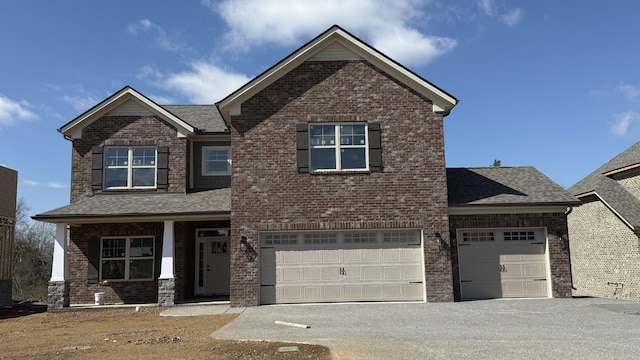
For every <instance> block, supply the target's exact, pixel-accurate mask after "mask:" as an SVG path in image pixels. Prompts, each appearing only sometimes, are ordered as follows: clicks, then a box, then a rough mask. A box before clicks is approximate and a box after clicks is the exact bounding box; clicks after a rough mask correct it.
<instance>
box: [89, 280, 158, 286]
mask: <svg viewBox="0 0 640 360" xmlns="http://www.w3.org/2000/svg"><path fill="white" fill-rule="evenodd" d="M145 281H146V282H149V281H155V279H131V280H124V279H114V280H100V281H99V282H98V285H102V286H109V285H111V284H112V283H118V284H122V283H132V282H145Z"/></svg>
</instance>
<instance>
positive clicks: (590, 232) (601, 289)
mask: <svg viewBox="0 0 640 360" xmlns="http://www.w3.org/2000/svg"><path fill="white" fill-rule="evenodd" d="M627 185H629V184H627ZM569 233H570V234H571V242H570V247H571V261H572V270H573V284H574V287H575V288H576V290H574V295H576V296H595V297H605V298H616V299H625V300H634V301H640V239H638V235H637V234H635V233H634V232H633V231H632V230H631V229H630V228H629V227H628V226H627V225H625V224H624V223H623V222H622V220H620V218H618V217H617V216H616V215H615V214H614V213H613V212H611V210H609V208H608V207H607V206H605V205H604V204H603V203H602V202H601V201H591V202H586V203H583V204H582V205H580V206H576V207H574V208H573V211H572V212H571V214H569Z"/></svg>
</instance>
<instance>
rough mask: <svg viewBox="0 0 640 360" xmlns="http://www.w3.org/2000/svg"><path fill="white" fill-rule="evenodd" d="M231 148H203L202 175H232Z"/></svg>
mask: <svg viewBox="0 0 640 360" xmlns="http://www.w3.org/2000/svg"><path fill="white" fill-rule="evenodd" d="M230 174H231V148H230V147H229V146H203V147H202V175H230Z"/></svg>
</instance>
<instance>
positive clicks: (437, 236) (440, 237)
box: [435, 232, 444, 250]
mask: <svg viewBox="0 0 640 360" xmlns="http://www.w3.org/2000/svg"><path fill="white" fill-rule="evenodd" d="M435 237H436V239H435V240H436V245H438V249H440V250H442V246H443V245H444V240H442V235H440V233H439V232H437V233H436V234H435Z"/></svg>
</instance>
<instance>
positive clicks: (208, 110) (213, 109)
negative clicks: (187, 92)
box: [162, 105, 229, 133]
mask: <svg viewBox="0 0 640 360" xmlns="http://www.w3.org/2000/svg"><path fill="white" fill-rule="evenodd" d="M162 107H163V108H164V109H165V110H167V111H169V112H170V113H172V114H173V115H175V116H177V117H179V118H180V119H181V120H182V121H184V122H186V123H188V124H189V125H191V126H193V127H195V128H197V129H198V130H201V131H204V132H208V133H224V132H229V130H228V129H227V125H226V124H225V123H224V120H223V119H222V116H220V111H218V107H217V106H216V105H162Z"/></svg>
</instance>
